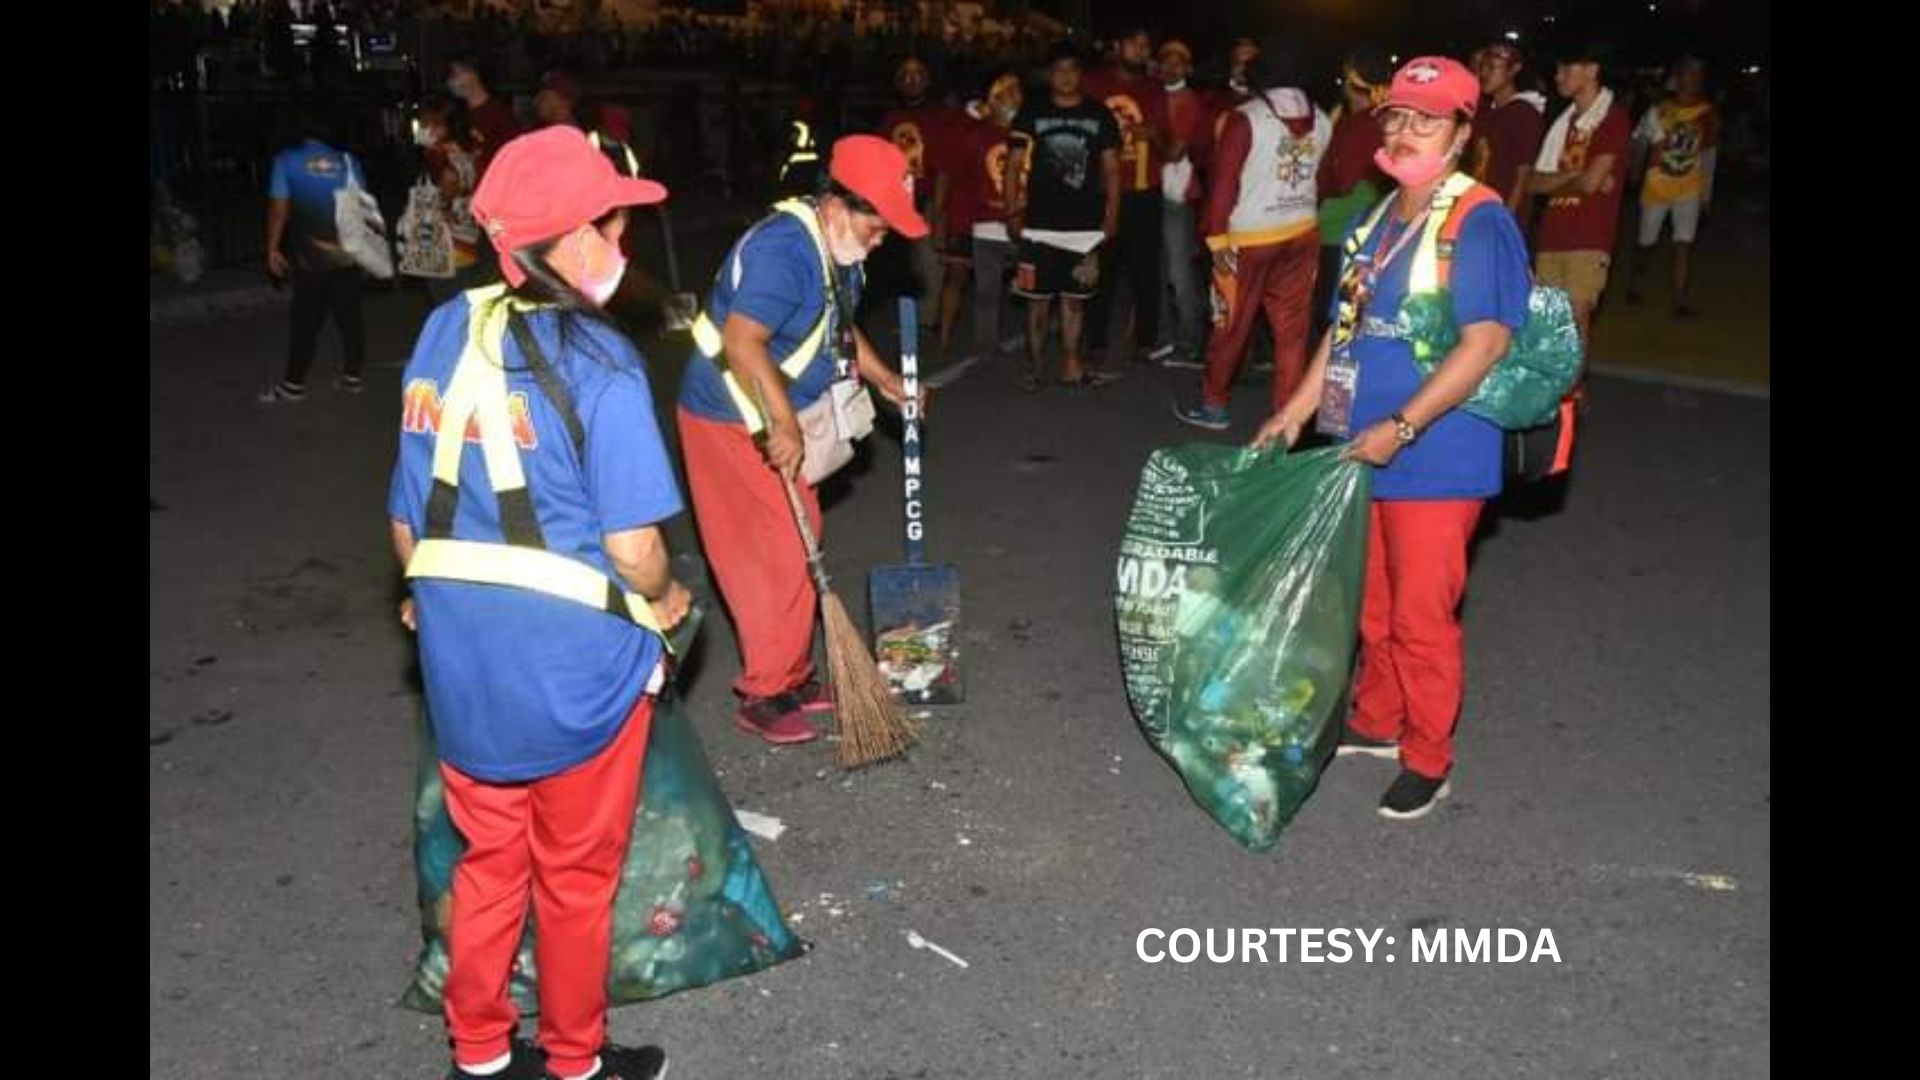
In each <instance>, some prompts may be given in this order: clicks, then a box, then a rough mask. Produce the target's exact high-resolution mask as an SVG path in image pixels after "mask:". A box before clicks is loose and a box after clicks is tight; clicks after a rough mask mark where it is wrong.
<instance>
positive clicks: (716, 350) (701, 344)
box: [693, 311, 721, 357]
mask: <svg viewBox="0 0 1920 1080" xmlns="http://www.w3.org/2000/svg"><path fill="white" fill-rule="evenodd" d="M693 347H694V348H696V349H699V350H700V353H701V355H703V356H707V357H717V356H719V355H720V349H721V344H720V329H719V327H716V326H714V325H713V320H712V319H709V318H707V313H706V312H704V311H703V312H701V313H700V314H698V315H696V316H694V319H693Z"/></svg>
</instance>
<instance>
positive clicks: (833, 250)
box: [827, 230, 867, 266]
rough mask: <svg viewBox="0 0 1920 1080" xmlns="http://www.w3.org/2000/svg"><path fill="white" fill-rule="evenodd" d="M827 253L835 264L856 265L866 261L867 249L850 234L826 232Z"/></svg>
mask: <svg viewBox="0 0 1920 1080" xmlns="http://www.w3.org/2000/svg"><path fill="white" fill-rule="evenodd" d="M827 254H828V255H831V256H832V257H833V262H834V265H835V266H857V265H859V264H860V263H863V262H866V261H867V249H866V248H865V247H864V246H862V245H861V243H860V241H858V240H855V239H854V238H853V237H852V235H850V234H840V235H836V234H835V233H834V232H833V231H832V230H828V232H827Z"/></svg>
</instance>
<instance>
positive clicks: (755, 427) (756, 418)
mask: <svg viewBox="0 0 1920 1080" xmlns="http://www.w3.org/2000/svg"><path fill="white" fill-rule="evenodd" d="M774 210H775V211H777V212H779V213H782V214H787V215H790V216H792V217H793V218H795V219H797V220H798V221H799V222H800V225H801V227H802V228H804V229H806V230H807V236H808V237H809V238H811V239H812V240H813V247H814V251H815V252H816V253H817V254H818V255H819V256H820V273H821V275H822V278H821V280H822V281H826V280H827V278H826V276H825V275H829V274H832V273H833V263H832V261H831V260H830V258H829V257H828V255H827V240H826V237H825V235H824V234H822V233H821V231H820V220H819V218H817V217H816V216H815V215H814V212H813V204H812V203H810V202H808V201H806V200H805V199H785V200H783V201H781V202H779V203H776V204H775V205H774ZM827 321H828V312H827V304H826V302H825V300H822V301H821V305H820V318H818V319H816V320H815V321H814V324H813V329H812V330H810V331H808V332H807V336H806V337H805V338H802V339H801V341H800V344H799V345H798V346H797V347H796V348H795V349H794V350H793V351H792V352H790V353H788V354H787V355H786V357H785V358H784V359H781V360H779V361H776V363H777V364H778V365H779V367H780V373H781V374H783V375H785V376H786V377H787V378H788V379H789V380H796V379H798V378H800V376H802V375H804V374H806V371H807V368H809V367H811V366H813V361H814V359H815V358H816V357H817V356H818V355H819V353H820V348H821V346H822V345H823V344H824V343H825V342H826V340H827ZM693 344H694V347H695V348H697V349H699V350H700V352H701V354H702V355H704V356H706V357H707V358H708V359H710V360H714V361H720V360H722V359H723V358H722V356H721V353H722V352H723V351H724V347H723V344H722V342H721V337H720V329H719V327H717V326H715V325H714V324H713V320H712V319H711V318H709V317H708V316H707V313H706V312H704V311H703V312H701V313H700V314H699V315H698V316H696V317H695V318H694V320H693ZM720 381H721V382H722V383H723V384H724V385H725V386H726V388H727V395H728V396H729V397H731V398H733V406H734V408H735V409H738V410H739V412H740V418H741V420H742V421H744V422H745V423H746V425H747V432H748V433H749V434H759V433H760V431H762V430H763V429H765V428H766V426H767V422H766V418H765V416H764V415H763V413H762V410H761V409H760V406H759V403H758V402H757V401H756V400H755V399H754V397H753V396H752V395H750V394H748V393H747V391H746V388H745V387H743V386H742V385H741V384H740V380H739V379H737V378H735V377H734V374H733V372H732V371H730V370H728V369H727V367H726V365H725V364H724V363H722V364H721V366H720Z"/></svg>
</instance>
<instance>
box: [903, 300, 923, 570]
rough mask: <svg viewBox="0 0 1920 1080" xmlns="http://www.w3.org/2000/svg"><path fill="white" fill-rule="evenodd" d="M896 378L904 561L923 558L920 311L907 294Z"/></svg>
mask: <svg viewBox="0 0 1920 1080" xmlns="http://www.w3.org/2000/svg"><path fill="white" fill-rule="evenodd" d="M900 378H901V382H902V383H903V384H904V385H905V388H906V398H907V402H906V404H905V405H902V406H901V407H900V419H901V423H902V425H903V427H902V430H901V434H900V464H901V468H902V469H903V470H904V471H905V472H906V502H905V506H904V508H905V510H906V514H907V564H908V565H909V566H919V565H920V564H921V563H923V562H926V561H927V527H926V522H925V520H924V514H925V513H926V508H925V504H924V503H923V502H922V501H921V500H922V498H923V496H922V492H923V491H924V490H925V488H924V487H923V484H924V481H923V480H922V477H921V469H920V313H919V310H918V305H917V304H916V302H915V301H914V298H913V297H911V296H903V297H901V298H900Z"/></svg>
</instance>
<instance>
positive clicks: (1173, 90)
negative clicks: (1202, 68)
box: [1167, 79, 1187, 94]
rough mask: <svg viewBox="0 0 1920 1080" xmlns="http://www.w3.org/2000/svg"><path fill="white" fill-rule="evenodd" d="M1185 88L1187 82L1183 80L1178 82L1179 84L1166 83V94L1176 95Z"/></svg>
mask: <svg viewBox="0 0 1920 1080" xmlns="http://www.w3.org/2000/svg"><path fill="white" fill-rule="evenodd" d="M1186 88H1187V80H1185V79H1181V80H1180V81H1179V82H1170V83H1168V84H1167V93H1169V94H1177V93H1179V92H1180V91H1182V90H1185V89H1186Z"/></svg>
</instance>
